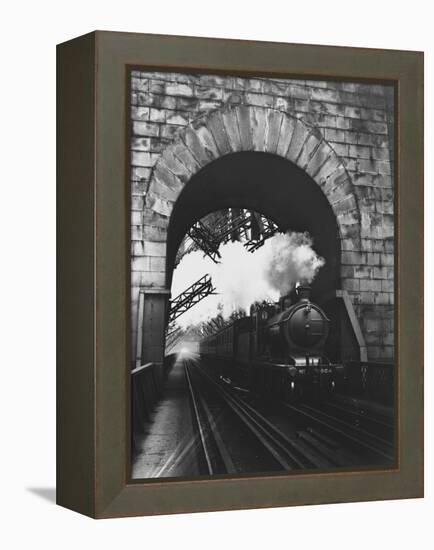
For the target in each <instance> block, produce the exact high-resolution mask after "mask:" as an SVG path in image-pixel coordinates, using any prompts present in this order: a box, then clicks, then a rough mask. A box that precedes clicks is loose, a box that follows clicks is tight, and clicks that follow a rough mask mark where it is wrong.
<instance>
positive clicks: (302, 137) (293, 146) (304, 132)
mask: <svg viewBox="0 0 434 550" xmlns="http://www.w3.org/2000/svg"><path fill="white" fill-rule="evenodd" d="M308 136H309V130H308V128H307V126H306V125H305V124H303V123H302V122H297V123H296V125H295V127H294V131H293V133H292V138H291V142H290V144H289V147H288V151H287V152H286V158H287V159H288V160H291V161H292V162H296V159H297V157H298V155H299V153H300V151H301V148H302V147H303V144H304V142H305V141H306V138H307V137H308Z"/></svg>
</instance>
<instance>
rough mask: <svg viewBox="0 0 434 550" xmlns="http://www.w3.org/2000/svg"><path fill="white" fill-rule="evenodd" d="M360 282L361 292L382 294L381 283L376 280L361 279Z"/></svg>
mask: <svg viewBox="0 0 434 550" xmlns="http://www.w3.org/2000/svg"><path fill="white" fill-rule="evenodd" d="M359 280H360V290H362V291H369V290H372V291H373V292H381V281H378V280H376V279H359Z"/></svg>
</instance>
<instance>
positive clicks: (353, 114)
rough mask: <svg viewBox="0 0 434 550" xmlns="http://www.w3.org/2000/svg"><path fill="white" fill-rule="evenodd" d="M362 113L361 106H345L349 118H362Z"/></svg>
mask: <svg viewBox="0 0 434 550" xmlns="http://www.w3.org/2000/svg"><path fill="white" fill-rule="evenodd" d="M361 115H362V113H361V109H360V107H349V106H346V107H345V116H346V117H347V118H360V117H361Z"/></svg>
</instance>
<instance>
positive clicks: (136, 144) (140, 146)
mask: <svg viewBox="0 0 434 550" xmlns="http://www.w3.org/2000/svg"><path fill="white" fill-rule="evenodd" d="M150 148H151V138H136V137H135V138H131V150H132V151H147V152H149V150H150Z"/></svg>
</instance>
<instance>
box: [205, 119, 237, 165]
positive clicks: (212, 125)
mask: <svg viewBox="0 0 434 550" xmlns="http://www.w3.org/2000/svg"><path fill="white" fill-rule="evenodd" d="M208 127H209V130H210V132H211V133H212V136H213V138H214V142H215V143H216V145H217V149H218V151H219V153H220V154H221V155H226V154H227V153H230V152H231V146H230V144H229V140H228V136H227V135H226V130H225V126H224V124H223V118H222V115H221V113H220V112H215V113H213V114H212V115H211V116H210V117H209V120H208Z"/></svg>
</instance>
